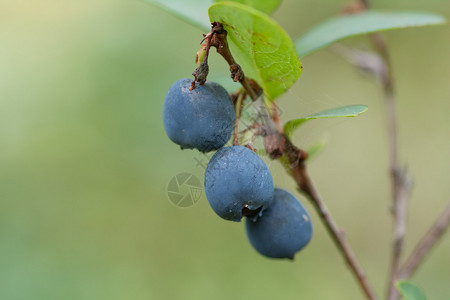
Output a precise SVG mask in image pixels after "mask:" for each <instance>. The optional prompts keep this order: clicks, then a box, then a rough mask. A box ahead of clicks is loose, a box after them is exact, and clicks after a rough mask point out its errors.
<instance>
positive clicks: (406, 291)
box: [395, 281, 427, 300]
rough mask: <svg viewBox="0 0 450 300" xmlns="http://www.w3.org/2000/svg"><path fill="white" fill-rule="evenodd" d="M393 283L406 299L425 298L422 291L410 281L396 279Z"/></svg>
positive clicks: (418, 299) (424, 299)
mask: <svg viewBox="0 0 450 300" xmlns="http://www.w3.org/2000/svg"><path fill="white" fill-rule="evenodd" d="M395 285H396V286H397V289H398V290H399V291H400V293H401V294H402V295H403V297H404V298H405V299H406V300H427V297H425V294H424V293H423V291H422V290H421V289H420V288H419V287H418V286H417V285H415V284H414V283H412V282H409V281H397V283H396V284H395Z"/></svg>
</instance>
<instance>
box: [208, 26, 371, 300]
mask: <svg viewBox="0 0 450 300" xmlns="http://www.w3.org/2000/svg"><path fill="white" fill-rule="evenodd" d="M214 27H215V28H216V29H215V34H214V36H213V38H212V40H211V45H212V46H214V47H216V48H217V52H218V53H219V54H221V55H222V56H223V57H224V59H225V60H226V61H227V62H228V64H229V65H230V71H231V77H232V78H233V80H234V81H239V82H240V83H241V84H242V86H243V87H244V89H245V90H246V92H247V94H248V95H249V96H250V97H251V99H252V100H253V101H255V102H262V97H261V96H262V89H261V88H255V85H256V83H254V82H252V81H250V80H248V79H247V78H246V77H245V75H244V72H243V71H242V69H241V67H240V66H239V65H238V64H237V63H236V62H235V60H234V58H233V56H232V55H231V52H230V50H229V48H228V44H227V40H226V35H227V32H226V31H225V30H223V28H222V27H221V25H220V24H218V23H213V28H214ZM252 85H253V86H252ZM260 106H261V107H264V110H265V112H262V118H263V122H264V123H265V124H264V126H265V130H263V131H265V132H264V136H265V146H266V151H267V152H268V153H269V154H270V155H271V157H275V158H280V155H279V154H281V155H284V156H285V157H286V158H287V160H288V162H289V165H290V170H291V174H292V176H293V178H294V180H295V181H296V183H297V185H298V188H299V189H300V190H301V191H302V192H304V193H305V194H306V195H307V196H308V198H309V199H310V200H311V202H312V204H313V206H314V208H315V209H316V210H317V212H318V214H319V215H320V217H321V220H322V221H323V223H324V225H325V227H326V228H327V231H328V232H329V234H330V236H331V238H332V240H333V241H334V243H335V244H336V246H337V247H338V249H339V251H340V253H341V254H342V256H343V257H344V259H345V261H346V262H347V264H348V266H349V267H350V270H351V271H352V272H353V274H354V276H355V278H356V279H357V281H358V283H359V285H360V287H361V289H362V290H363V292H364V294H365V295H366V297H367V299H369V300H376V299H377V297H376V295H375V292H374V290H373V289H372V287H371V286H370V284H369V282H368V280H367V277H366V274H365V272H364V270H363V268H362V267H361V265H360V264H359V262H358V260H357V258H356V256H355V254H354V252H353V251H352V249H351V247H350V245H349V244H348V242H347V239H346V237H345V234H344V233H343V231H342V230H340V229H339V227H338V226H337V224H336V222H335V221H334V220H333V218H332V216H331V214H330V212H329V210H328V208H327V206H326V205H325V203H324V202H323V201H322V199H321V198H320V196H319V194H318V192H317V190H316V189H315V187H314V185H313V183H312V181H311V179H310V177H309V174H308V173H307V170H306V166H305V164H304V161H305V159H306V158H307V154H306V152H304V151H302V150H301V149H299V148H297V147H296V146H295V145H293V144H292V142H291V141H290V140H289V138H288V137H287V136H286V135H285V134H284V133H283V132H282V131H280V130H279V129H278V127H279V126H277V125H276V124H275V122H274V120H273V119H272V118H270V114H269V113H268V111H267V107H266V106H265V105H260ZM259 113H261V112H259Z"/></svg>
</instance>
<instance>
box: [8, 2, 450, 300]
mask: <svg viewBox="0 0 450 300" xmlns="http://www.w3.org/2000/svg"><path fill="white" fill-rule="evenodd" d="M346 2H347V1H344V0H339V1H330V0H327V1H325V0H317V1H294V0H290V1H289V0H285V1H284V2H283V3H282V5H281V6H280V7H279V9H278V10H277V11H276V12H275V14H274V18H275V19H276V20H277V21H278V22H279V23H280V24H281V25H282V26H283V27H284V28H285V29H286V30H287V32H288V33H289V34H290V35H291V36H292V37H296V36H298V35H300V34H301V33H303V32H305V31H306V30H307V29H308V28H309V27H311V26H313V25H314V24H316V23H318V22H320V21H321V20H323V19H325V18H327V17H330V16H332V15H333V14H335V12H337V11H339V10H340V9H341V8H342V6H343V5H344V4H346ZM373 2H374V3H373V6H374V7H376V8H383V9H403V10H405V9H407V10H428V11H432V12H438V13H442V14H444V15H445V16H446V17H447V18H450V2H448V1H445V0H440V1H439V0H429V1H410V0H398V1H388V0H380V1H373ZM201 34H202V32H201V31H199V30H198V29H196V28H194V27H192V26H191V25H188V24H185V23H183V22H182V21H180V20H178V19H177V18H175V17H173V16H171V15H169V14H167V13H166V12H164V11H162V10H160V9H158V8H156V7H153V6H151V5H149V4H148V3H145V2H143V1H132V0H128V1H125V0H122V1H118V0H108V1H106V0H96V1H92V0H79V1H60V0H41V1H17V0H2V1H1V2H0V298H1V299H6V300H10V299H11V300H13V299H14V300H15V299H230V298H236V299H244V298H248V299H361V298H362V294H361V293H360V291H359V288H358V287H357V285H356V284H355V281H354V279H353V277H352V275H351V274H350V272H349V271H348V270H347V269H346V266H345V263H344V262H343V260H342V259H341V257H340V256H339V254H338V253H337V251H336V249H335V247H334V245H333V243H332V242H331V241H330V239H329V237H328V236H327V234H326V232H325V231H324V228H323V226H322V224H321V223H320V220H319V219H318V218H317V215H316V214H315V212H314V211H313V210H312V206H311V205H309V203H307V202H306V201H303V203H304V204H305V206H306V207H307V209H308V210H309V211H310V213H311V215H312V218H313V222H314V225H315V235H314V238H313V240H312V242H311V243H310V245H309V246H308V247H307V248H306V249H305V250H304V251H302V252H301V253H300V254H298V255H297V256H296V259H295V261H294V262H288V261H275V260H269V259H266V258H264V257H262V256H260V255H258V254H257V253H256V252H255V251H254V250H253V249H252V248H251V246H250V245H249V243H248V242H247V240H246V237H245V232H244V227H243V224H239V223H230V222H226V221H223V220H221V219H219V218H218V217H216V215H215V214H214V213H213V212H212V210H211V208H210V207H209V205H208V203H207V200H206V198H205V196H204V195H203V196H202V198H201V199H200V200H199V202H198V203H197V204H196V205H195V206H193V207H190V208H184V209H182V208H178V207H176V206H174V205H173V204H171V203H170V202H169V201H168V198H167V195H166V187H167V184H168V182H169V181H170V179H171V178H172V177H173V176H175V175H176V174H178V173H182V172H189V173H192V174H194V175H195V176H197V177H198V178H199V179H201V181H202V182H203V169H202V168H201V167H200V166H198V165H197V163H196V160H195V159H203V160H204V161H205V158H204V157H203V156H202V155H201V154H199V153H198V152H196V151H191V150H185V151H180V150H179V148H178V147H177V146H176V145H174V144H173V143H171V142H170V141H169V139H168V138H167V137H166V135H165V132H164V128H163V125H162V118H161V110H162V102H163V99H164V95H165V93H166V91H167V89H168V88H169V87H170V85H171V84H172V83H173V82H175V81H176V80H177V79H179V78H182V77H189V76H190V74H191V73H192V71H193V69H194V67H195V66H194V61H193V59H194V56H195V53H196V51H197V49H198V47H199V42H200V40H201V38H202V35H201ZM386 37H387V40H388V43H389V48H390V51H391V55H392V60H393V67H394V75H395V81H396V85H397V92H398V93H397V94H398V106H399V130H400V139H399V152H400V153H399V155H400V160H401V162H402V164H405V165H407V166H408V169H409V171H410V173H411V174H412V175H413V177H414V180H415V188H414V192H413V195H412V198H411V201H410V216H409V219H408V236H407V249H406V250H407V253H409V252H410V250H411V249H412V247H413V246H414V244H415V242H416V241H417V240H418V239H419V238H420V236H422V234H423V233H424V232H425V231H426V229H427V228H428V226H429V225H430V224H431V223H432V221H433V220H434V219H435V218H436V216H437V215H438V214H439V213H440V211H441V210H442V209H443V207H444V206H445V204H446V202H447V201H448V199H449V198H450V185H449V178H450V160H449V153H450V118H449V117H448V116H449V112H450V101H449V100H450V84H449V78H450V27H449V25H445V26H440V27H430V28H417V29H406V30H399V31H393V32H389V33H387V34H386ZM347 44H350V45H354V46H362V47H368V45H369V44H368V43H367V38H365V37H360V38H354V39H351V40H349V41H348V42H347ZM303 64H304V73H303V75H302V77H301V79H300V80H299V81H298V82H297V83H296V84H295V86H294V87H293V88H292V89H291V90H290V91H289V92H288V93H287V94H285V95H284V96H282V98H281V99H280V105H281V109H282V111H283V116H282V117H283V119H284V120H289V119H291V118H294V117H297V116H305V115H306V114H308V113H312V112H317V111H319V110H322V109H327V108H333V107H336V106H339V105H347V104H359V103H361V104H366V105H368V106H369V111H368V112H366V113H365V114H363V115H362V116H360V117H358V118H353V119H345V120H322V121H313V122H310V123H308V124H306V125H305V126H304V127H303V128H302V129H300V130H299V131H298V132H297V133H296V135H295V142H296V143H297V144H298V145H300V146H302V147H307V146H308V145H310V144H312V143H314V142H315V141H317V140H320V139H324V138H325V139H326V140H327V147H326V149H325V150H324V152H323V153H322V154H321V155H320V156H319V157H317V158H316V159H314V160H313V161H311V163H310V170H311V173H312V176H313V178H314V181H315V182H316V184H317V187H318V189H319V190H320V193H321V194H322V196H323V198H324V199H325V200H326V202H327V203H328V205H329V207H330V210H331V211H332V212H333V214H334V216H335V218H336V220H337V222H338V223H339V224H340V225H341V226H342V227H343V228H345V230H346V234H347V237H348V239H349V241H350V243H351V245H352V246H353V247H354V250H355V252H356V253H357V256H358V257H359V259H360V260H361V262H362V264H363V265H364V267H365V269H366V271H367V273H368V275H369V279H370V281H371V282H372V283H373V284H374V286H375V288H376V289H377V291H378V293H379V294H380V295H383V294H384V287H385V281H386V279H385V278H386V274H387V270H388V264H389V253H390V250H389V249H390V246H389V242H390V229H391V218H390V215H389V195H390V192H389V182H388V176H387V175H388V170H387V144H386V137H387V134H386V128H385V124H384V106H383V102H382V99H381V92H380V87H379V85H378V84H377V83H376V82H375V81H374V80H372V79H371V78H370V77H367V76H364V75H363V74H361V73H360V72H359V71H357V70H355V69H354V68H353V67H351V66H350V65H349V64H347V63H346V62H345V61H343V60H342V59H341V58H340V57H338V56H337V55H335V54H334V53H333V52H331V51H329V50H324V51H321V52H319V53H317V54H314V55H312V56H310V57H307V58H306V59H304V60H303ZM225 68H226V66H225V64H224V63H223V62H222V61H221V60H220V59H219V58H218V57H217V55H213V64H212V67H211V69H212V70H211V72H212V74H214V73H215V72H218V73H220V72H222V71H220V70H224V69H225ZM217 70H219V71H217ZM270 168H271V170H272V174H273V176H274V180H275V182H276V184H277V185H279V186H284V187H286V188H289V189H291V190H294V184H293V181H292V180H291V179H290V178H289V177H287V176H286V175H285V173H284V171H283V170H282V169H281V167H280V166H279V165H278V163H277V162H272V163H270ZM449 253H450V237H449V236H448V234H447V236H446V237H445V238H444V239H443V240H442V241H441V242H440V243H439V246H438V247H437V248H436V249H434V251H433V252H432V255H431V256H430V257H429V258H428V259H427V261H426V263H425V264H424V265H423V266H422V268H421V269H420V270H419V272H418V273H417V274H416V275H415V276H414V277H413V278H412V280H413V281H414V282H416V283H418V284H419V286H421V287H422V288H423V290H424V291H425V293H426V294H427V295H428V296H429V299H450V287H449V285H448V283H449V278H450V260H449Z"/></svg>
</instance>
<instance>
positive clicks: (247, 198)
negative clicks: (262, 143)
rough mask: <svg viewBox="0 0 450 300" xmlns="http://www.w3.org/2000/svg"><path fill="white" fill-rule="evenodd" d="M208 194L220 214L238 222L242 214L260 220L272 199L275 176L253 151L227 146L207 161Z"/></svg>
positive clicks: (206, 190)
mask: <svg viewBox="0 0 450 300" xmlns="http://www.w3.org/2000/svg"><path fill="white" fill-rule="evenodd" d="M205 193H206V198H208V202H209V204H210V205H211V207H212V209H213V210H214V211H215V212H216V213H217V214H218V215H219V216H220V217H222V218H224V219H226V220H232V221H237V222H239V221H240V220H241V219H242V216H243V215H246V216H247V217H249V218H251V219H257V218H258V216H261V215H262V212H263V210H264V209H265V208H266V207H267V206H269V205H270V203H271V202H272V198H273V180H272V175H271V174H270V171H269V168H268V167H267V165H266V164H265V163H264V161H263V160H262V159H261V158H260V157H259V156H258V155H257V154H256V153H254V152H253V151H252V150H250V149H248V148H246V147H242V146H232V147H225V148H222V149H220V150H219V151H217V153H216V154H214V156H213V157H212V158H211V160H210V161H209V163H208V166H207V168H206V172H205Z"/></svg>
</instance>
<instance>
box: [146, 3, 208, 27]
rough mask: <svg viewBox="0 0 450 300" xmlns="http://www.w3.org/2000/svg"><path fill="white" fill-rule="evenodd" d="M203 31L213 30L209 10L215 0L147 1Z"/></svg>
mask: <svg viewBox="0 0 450 300" xmlns="http://www.w3.org/2000/svg"><path fill="white" fill-rule="evenodd" d="M146 1H147V2H150V3H152V4H154V5H156V6H158V7H160V8H162V9H163V10H165V11H167V12H168V13H170V14H172V15H175V16H177V17H179V18H180V19H183V20H184V21H186V22H188V23H190V24H191V25H194V26H195V27H198V28H199V29H201V30H203V31H209V30H210V29H211V23H210V22H209V18H208V8H209V7H210V6H211V5H212V4H214V1H213V0H189V1H186V0H146Z"/></svg>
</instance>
